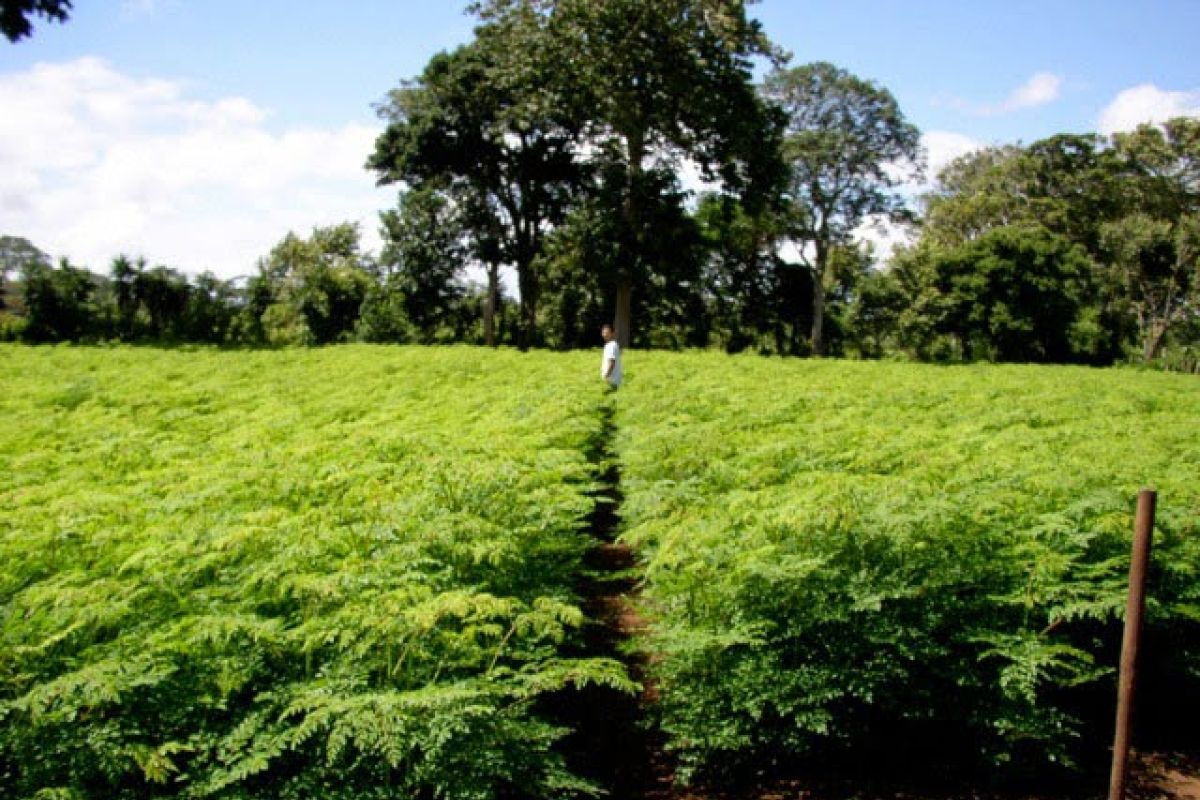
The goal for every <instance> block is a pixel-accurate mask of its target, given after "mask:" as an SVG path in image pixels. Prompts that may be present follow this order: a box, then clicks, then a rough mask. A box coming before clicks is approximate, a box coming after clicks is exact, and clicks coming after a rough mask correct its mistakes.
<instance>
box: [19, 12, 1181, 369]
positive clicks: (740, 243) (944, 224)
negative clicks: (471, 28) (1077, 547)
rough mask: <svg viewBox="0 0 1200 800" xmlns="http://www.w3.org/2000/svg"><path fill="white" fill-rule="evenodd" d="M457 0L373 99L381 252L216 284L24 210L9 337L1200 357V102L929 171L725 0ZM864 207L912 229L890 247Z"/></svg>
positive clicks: (342, 252)
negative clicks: (405, 72) (447, 48)
mask: <svg viewBox="0 0 1200 800" xmlns="http://www.w3.org/2000/svg"><path fill="white" fill-rule="evenodd" d="M472 11H473V13H474V14H475V15H476V18H477V21H478V24H477V27H476V29H475V38H474V39H473V40H472V41H471V42H470V43H469V44H466V45H464V46H461V47H459V48H458V49H456V50H453V51H451V52H444V53H440V54H438V55H436V56H435V57H433V58H432V59H431V60H430V61H429V63H428V64H427V65H426V67H425V69H424V71H423V72H422V73H421V74H420V75H419V76H416V77H415V78H413V79H411V80H409V81H406V82H404V83H403V84H402V85H400V86H399V87H397V88H395V89H394V90H392V91H391V92H389V93H388V94H387V95H386V97H385V99H384V100H383V101H382V102H381V103H380V104H379V107H378V111H379V114H380V116H381V117H382V118H383V119H384V120H385V122H386V123H387V127H386V129H385V130H384V132H383V133H382V134H381V135H380V136H379V138H378V140H377V141H376V145H375V150H374V152H372V153H364V159H365V160H366V162H367V167H368V169H369V170H370V171H371V172H372V173H373V174H374V175H375V176H376V178H377V180H378V181H379V182H380V183H382V184H394V185H395V186H396V187H397V189H398V200H397V205H396V207H395V208H392V209H388V210H385V211H383V212H382V213H381V214H380V226H381V234H382V238H383V246H382V248H381V250H380V251H379V252H377V253H375V252H368V251H367V250H366V249H365V248H364V247H363V245H362V243H361V231H360V230H359V229H358V228H357V227H356V226H355V225H353V224H350V223H345V224H340V225H333V226H328V227H318V228H316V229H314V230H312V231H311V232H309V233H308V235H307V236H303V235H300V234H297V233H295V232H292V233H288V234H287V235H286V236H284V238H283V239H282V240H281V241H280V242H279V243H278V244H277V245H276V246H275V247H274V248H273V249H272V250H271V251H270V252H269V253H268V254H266V255H264V256H263V257H262V258H261V259H260V260H259V262H258V264H257V265H256V266H255V268H254V270H253V274H252V275H251V276H249V277H245V278H241V279H234V280H222V279H219V278H217V277H216V276H214V275H213V274H210V273H205V274H201V275H188V274H184V273H183V272H182V271H180V270H177V269H173V268H171V267H170V266H168V265H150V264H148V263H147V262H146V261H145V260H144V259H143V258H139V257H136V256H131V255H123V254H122V255H116V256H115V257H114V258H113V260H112V261H111V263H110V264H109V265H107V267H106V268H105V267H103V266H101V265H76V264H71V263H69V262H68V261H66V260H60V261H59V262H58V263H54V262H53V260H52V259H51V258H50V257H49V256H48V255H47V254H45V253H44V252H42V251H41V250H40V249H39V248H38V247H37V245H36V243H34V242H30V241H29V240H27V239H25V238H23V237H21V236H19V235H17V234H18V233H19V232H12V235H6V236H3V237H0V269H2V273H0V338H4V339H9V340H25V341H29V342H56V341H77V342H99V341H132V342H164V343H170V342H204V343H216V344H237V345H272V346H278V345H320V344H328V343H334V342H343V341H369V342H422V343H441V342H473V343H480V344H484V343H486V344H492V345H501V344H505V345H509V344H511V345H516V346H519V347H522V348H528V347H549V348H558V349H566V348H573V347H583V346H592V345H595V344H596V343H597V338H596V331H597V329H598V327H599V325H600V324H601V323H602V322H607V321H615V323H616V325H617V329H618V335H619V337H620V339H621V340H622V341H623V342H624V343H625V344H627V345H633V346H636V347H661V348H683V347H720V348H723V349H725V350H727V351H730V352H736V351H742V350H754V351H758V352H762V353H772V354H781V355H794V356H805V355H837V356H850V357H862V358H880V357H887V356H892V355H900V356H905V357H910V358H917V359H922V360H937V361H975V360H997V361H1037V362H1056V363H1068V362H1073V363H1087V364H1098V365H1101V364H1113V363H1118V362H1126V361H1135V362H1153V363H1156V364H1161V365H1163V366H1166V367H1169V368H1174V369H1183V370H1187V371H1196V370H1197V369H1198V364H1200V120H1197V119H1191V118H1179V119H1174V120H1171V121H1169V122H1167V123H1165V124H1163V125H1159V126H1151V125H1146V126H1143V127H1141V128H1139V129H1137V130H1136V131H1133V132H1129V133H1118V134H1114V135H1113V136H1102V135H1099V134H1076V133H1064V134H1061V135H1057V136H1052V137H1049V138H1047V139H1043V140H1041V141H1037V142H1033V143H1031V144H1011V145H1005V146H997V147H990V148H986V149H983V150H978V151H975V152H973V153H970V154H968V155H966V156H964V157H962V158H960V159H958V160H957V161H954V162H952V163H951V164H950V165H948V166H947V167H946V168H945V169H943V170H942V171H941V172H940V173H939V174H937V175H936V176H925V175H924V174H923V153H922V152H921V147H920V135H919V131H918V130H917V129H916V128H915V127H914V126H913V125H912V124H910V123H909V122H908V121H907V120H906V118H905V116H904V114H903V112H902V111H901V109H900V108H899V107H898V105H897V103H896V101H895V99H894V97H893V96H892V94H891V93H890V92H889V91H888V90H887V89H886V88H885V87H883V86H881V85H879V84H877V83H874V82H872V81H870V80H866V79H864V78H860V77H858V76H855V75H853V74H850V73H848V72H847V71H845V70H843V69H841V68H839V67H837V66H835V65H832V64H828V63H813V64H806V65H801V66H790V61H791V59H790V57H789V55H788V54H786V53H783V52H781V51H780V50H779V48H777V47H776V46H775V45H773V44H772V43H771V41H770V40H769V39H768V38H767V36H766V34H765V32H764V31H763V30H762V29H761V27H760V26H759V25H758V24H757V23H756V22H755V21H753V20H752V19H749V18H748V17H747V15H746V13H745V8H744V6H743V4H742V3H732V4H731V3H713V2H709V1H708V0H665V1H664V2H658V3H654V4H647V3H644V2H641V1H640V0H609V2H604V3H600V2H595V0H487V1H486V2H479V3H476V4H474V5H473V7H472ZM756 72H757V73H758V74H761V75H764V76H765V77H764V78H763V79H762V80H757V81H756V79H755V75H756ZM684 174H698V175H699V176H700V178H701V179H702V182H703V186H704V187H706V188H705V189H704V190H702V191H690V190H689V188H688V187H689V186H695V185H696V181H695V180H691V181H689V182H688V185H687V186H685V183H684V182H683V180H682V179H681V176H682V175H684ZM927 178H928V179H930V180H929V181H928V182H925V181H926V179H927ZM918 186H926V187H929V188H928V189H927V190H926V191H924V192H920V191H918V190H917V189H916V188H914V187H918ZM870 225H887V226H891V227H893V228H895V227H902V228H907V229H908V232H909V234H910V235H909V237H908V241H909V243H908V244H906V245H902V246H900V247H898V248H897V249H896V250H895V251H894V252H892V253H890V254H882V253H878V252H876V251H874V250H873V249H872V247H871V245H870V244H869V243H867V242H866V241H865V240H864V238H863V237H862V235H861V234H862V231H863V230H864V228H865V227H866V226H870ZM247 266H248V268H249V266H250V265H247ZM506 269H507V270H511V272H512V273H513V274H515V285H516V291H515V292H510V291H506V287H505V284H504V281H503V280H502V279H501V278H502V270H506Z"/></svg>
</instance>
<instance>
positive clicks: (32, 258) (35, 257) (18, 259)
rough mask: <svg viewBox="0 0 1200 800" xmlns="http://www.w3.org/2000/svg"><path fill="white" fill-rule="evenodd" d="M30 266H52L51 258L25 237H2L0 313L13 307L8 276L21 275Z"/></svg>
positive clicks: (0, 254)
mask: <svg viewBox="0 0 1200 800" xmlns="http://www.w3.org/2000/svg"><path fill="white" fill-rule="evenodd" d="M28 265H41V266H44V267H49V266H50V256H48V255H46V254H45V253H43V252H42V251H41V250H39V249H38V248H37V247H35V246H34V244H33V242H31V241H29V240H28V239H26V238H24V237H23V236H0V311H3V310H5V309H6V308H8V307H10V306H11V305H12V301H11V300H10V299H9V298H8V293H9V289H8V280H9V278H8V276H9V274H10V273H16V274H20V273H21V271H22V270H24V269H25V268H26V266H28Z"/></svg>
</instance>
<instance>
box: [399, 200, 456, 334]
mask: <svg viewBox="0 0 1200 800" xmlns="http://www.w3.org/2000/svg"><path fill="white" fill-rule="evenodd" d="M380 218H381V221H382V223H383V228H382V231H383V235H384V249H383V252H382V253H381V254H380V266H381V267H382V268H383V269H384V270H385V273H386V278H385V280H384V281H383V282H382V285H381V286H380V287H379V290H380V291H381V292H383V293H385V294H399V295H400V297H401V298H402V299H401V301H400V302H401V303H402V305H403V308H404V317H405V318H407V319H408V320H410V321H411V322H412V324H413V325H414V326H415V327H416V328H417V329H418V330H419V331H420V334H421V340H422V342H423V343H430V342H433V341H434V340H435V339H437V337H438V332H439V328H442V327H443V326H445V325H446V323H447V322H448V321H449V320H450V318H451V316H452V315H453V313H454V307H455V305H456V304H457V302H458V301H459V300H460V299H461V295H462V286H461V285H460V284H459V282H458V280H457V277H458V273H459V271H460V270H461V268H462V265H463V261H464V260H465V256H466V253H465V248H464V247H463V238H464V231H463V226H462V220H461V215H459V214H457V213H456V212H455V210H454V208H453V207H452V206H451V205H450V203H449V202H448V201H447V200H446V198H445V196H444V195H441V194H438V193H435V192H433V191H430V190H429V189H428V188H420V189H413V190H410V191H408V192H406V193H405V194H403V195H401V197H400V207H399V208H398V209H397V210H394V211H385V212H383V213H382V214H381V215H380Z"/></svg>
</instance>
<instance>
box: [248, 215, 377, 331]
mask: <svg viewBox="0 0 1200 800" xmlns="http://www.w3.org/2000/svg"><path fill="white" fill-rule="evenodd" d="M258 268H259V276H258V278H257V280H255V281H254V283H253V284H252V286H251V287H250V288H249V293H250V295H251V305H253V306H257V305H258V304H259V303H262V302H264V301H265V308H264V309H263V310H262V313H261V316H260V318H259V321H260V322H261V325H262V331H263V334H264V336H265V338H266V339H267V341H269V342H271V343H272V344H330V343H333V342H338V341H345V340H346V339H348V338H350V337H351V335H352V334H353V332H354V328H355V324H356V323H357V322H358V317H359V313H360V311H361V309H362V304H363V300H364V299H365V298H366V296H367V292H368V290H369V289H370V287H371V285H372V283H373V278H374V264H373V263H372V262H371V260H370V258H369V257H368V256H367V255H365V254H364V253H363V252H362V250H361V248H360V245H359V231H358V226H357V225H355V224H353V223H348V222H347V223H342V224H340V225H332V226H329V227H318V228H314V229H313V232H312V235H311V236H309V237H308V238H307V239H305V238H301V237H299V236H297V235H296V234H294V233H289V234H288V235H287V236H285V237H284V238H283V240H282V241H281V242H279V244H277V245H275V247H274V248H272V250H271V252H270V253H269V254H268V255H267V257H266V258H263V259H261V260H260V261H259V265H258ZM260 287H261V288H265V293H266V296H265V297H261V296H260V291H261V289H260Z"/></svg>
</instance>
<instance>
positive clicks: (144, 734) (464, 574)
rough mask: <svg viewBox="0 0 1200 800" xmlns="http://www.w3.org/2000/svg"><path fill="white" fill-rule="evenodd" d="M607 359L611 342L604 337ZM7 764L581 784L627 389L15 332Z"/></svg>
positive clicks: (9, 411)
mask: <svg viewBox="0 0 1200 800" xmlns="http://www.w3.org/2000/svg"><path fill="white" fill-rule="evenodd" d="M588 363H589V364H590V362H588ZM0 373H3V374H4V375H5V387H4V391H3V395H2V396H0V474H3V475H4V476H5V482H4V485H3V486H2V487H0V787H3V794H4V796H5V797H24V798H33V797H38V798H51V797H53V798H93V797H94V798H101V797H103V798H149V797H193V798H200V797H218V798H258V797H261V798H288V797H292V798H310V797H324V798H338V797H344V798H370V797H396V796H404V797H430V798H432V797H453V798H491V797H501V796H511V795H512V794H513V793H514V792H515V791H517V788H518V787H519V789H520V791H521V792H522V796H536V797H563V796H570V795H573V794H576V793H579V792H586V791H587V789H588V787H587V786H586V785H585V784H584V783H583V782H582V781H580V780H579V779H577V778H576V777H575V776H573V775H572V774H571V773H570V772H569V771H568V770H567V769H566V767H565V766H564V764H563V761H562V759H561V757H560V756H559V755H557V754H556V753H555V751H554V750H553V749H552V748H553V745H554V743H555V742H556V741H557V740H558V739H559V738H560V737H561V735H562V733H563V732H562V731H561V730H560V729H558V728H556V727H555V726H554V725H552V724H550V723H548V722H547V721H546V720H545V719H544V718H543V717H542V716H541V715H540V714H539V711H538V708H539V706H538V701H539V699H540V698H543V697H545V696H546V695H547V694H548V693H552V692H554V691H557V690H560V689H562V688H563V687H567V686H571V685H579V684H584V683H589V682H601V683H604V684H607V685H611V686H614V687H618V688H625V687H628V686H629V683H628V679H627V678H626V677H625V674H624V672H623V670H622V668H621V667H620V665H618V664H616V663H615V662H612V661H607V660H603V659H586V658H580V657H577V656H574V657H573V656H570V655H568V654H569V653H570V652H578V651H577V649H576V650H572V649H568V648H567V646H568V645H570V644H571V642H572V641H573V639H574V638H575V637H576V635H577V629H578V628H579V626H580V624H581V619H582V618H581V612H580V610H579V608H578V607H577V605H576V603H575V598H574V595H573V592H572V580H573V579H574V575H575V573H576V571H577V568H578V563H579V559H580V557H581V553H582V550H583V549H584V547H585V546H586V541H587V537H585V536H582V535H580V530H579V529H580V526H581V524H582V523H581V520H583V518H584V517H585V515H586V514H587V512H588V510H589V509H590V507H591V500H590V498H589V489H590V482H591V471H590V469H591V468H590V467H589V464H588V463H587V461H586V456H585V453H586V451H587V449H588V448H589V447H590V446H591V445H592V444H593V440H594V439H595V437H596V436H597V435H598V431H599V425H600V422H599V419H598V416H597V415H596V413H595V408H596V404H597V402H598V399H599V390H598V389H597V388H596V387H595V386H594V383H595V381H593V380H591V379H592V378H593V377H594V376H593V375H592V371H591V370H590V369H585V368H584V362H583V361H581V360H580V359H579V358H577V357H555V358H545V357H539V358H535V357H527V356H522V355H520V354H516V353H493V352H485V351H476V350H468V349H457V348H454V349H438V350H417V349H396V348H365V347H362V348H359V347H351V348H339V349H336V350H323V351H302V352H295V351H292V352H271V353H267V352H262V353H247V352H241V353H223V352H214V351H196V352H187V351H167V352H163V351H139V350H131V349H113V350H105V349H83V350H80V349H70V348H57V349H36V350H34V349H15V348H3V349H0Z"/></svg>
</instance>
